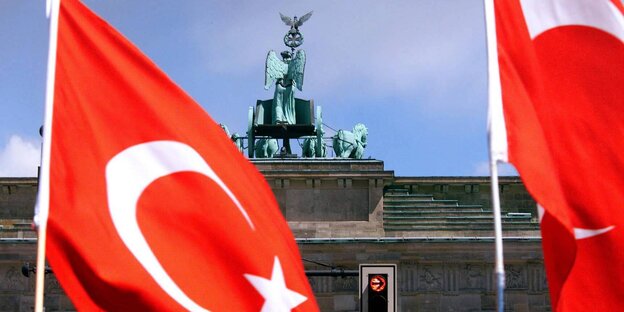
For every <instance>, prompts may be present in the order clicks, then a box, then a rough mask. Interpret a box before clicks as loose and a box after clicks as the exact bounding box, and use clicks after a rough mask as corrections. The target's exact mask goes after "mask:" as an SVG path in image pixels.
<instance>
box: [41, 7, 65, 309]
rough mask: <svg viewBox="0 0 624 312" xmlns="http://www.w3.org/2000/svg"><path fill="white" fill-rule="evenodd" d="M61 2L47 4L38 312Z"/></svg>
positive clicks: (42, 273)
mask: <svg viewBox="0 0 624 312" xmlns="http://www.w3.org/2000/svg"><path fill="white" fill-rule="evenodd" d="M60 4H61V1H60V0H46V16H47V17H48V18H50V43H49V49H48V72H47V77H46V95H45V113H44V123H43V151H42V155H41V173H40V177H39V191H38V196H37V204H36V208H35V210H36V211H35V225H37V230H38V233H37V271H36V284H35V312H41V311H43V291H44V287H43V286H44V280H45V271H46V270H45V267H46V264H45V251H46V248H45V247H46V237H47V227H48V211H49V202H50V148H51V139H52V112H53V109H52V107H53V102H54V77H55V74H56V46H57V42H58V23H59V9H60Z"/></svg>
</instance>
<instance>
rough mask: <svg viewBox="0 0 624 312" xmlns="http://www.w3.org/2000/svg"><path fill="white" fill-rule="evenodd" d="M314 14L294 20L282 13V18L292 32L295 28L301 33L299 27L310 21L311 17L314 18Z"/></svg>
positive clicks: (310, 13) (309, 13)
mask: <svg viewBox="0 0 624 312" xmlns="http://www.w3.org/2000/svg"><path fill="white" fill-rule="evenodd" d="M312 12H313V11H310V12H308V13H307V14H306V15H304V16H302V17H301V18H299V19H297V16H295V17H294V18H290V17H288V16H286V15H284V14H282V13H280V17H281V18H282V21H284V24H286V25H287V26H290V29H291V30H292V29H293V28H294V29H295V30H296V31H299V26H301V25H303V23H305V21H307V20H308V19H310V16H312Z"/></svg>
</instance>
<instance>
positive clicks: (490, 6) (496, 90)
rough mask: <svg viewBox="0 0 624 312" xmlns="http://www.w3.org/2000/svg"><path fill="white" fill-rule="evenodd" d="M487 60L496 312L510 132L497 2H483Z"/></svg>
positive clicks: (501, 288) (501, 305) (500, 305)
mask: <svg viewBox="0 0 624 312" xmlns="http://www.w3.org/2000/svg"><path fill="white" fill-rule="evenodd" d="M483 8H484V13H485V14H484V15H485V28H486V39H487V57H488V142H489V155H490V178H491V183H490V184H491V186H492V210H493V213H494V238H495V239H494V242H495V246H496V251H495V253H496V254H495V267H494V274H495V276H496V310H497V311H498V312H503V311H504V310H505V297H504V294H505V265H504V263H505V262H504V259H503V227H502V222H501V208H500V193H499V187H498V167H497V165H498V161H507V131H506V128H505V118H504V116H503V102H502V92H501V82H500V71H499V65H498V43H497V40H496V18H495V17H496V16H495V14H494V0H484V1H483Z"/></svg>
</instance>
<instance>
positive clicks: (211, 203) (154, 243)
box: [38, 0, 318, 311]
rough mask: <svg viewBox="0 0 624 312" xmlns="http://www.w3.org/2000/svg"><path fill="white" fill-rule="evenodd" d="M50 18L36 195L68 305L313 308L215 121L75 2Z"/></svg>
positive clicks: (285, 245) (277, 216)
mask: <svg viewBox="0 0 624 312" xmlns="http://www.w3.org/2000/svg"><path fill="white" fill-rule="evenodd" d="M58 21H59V24H58V44H57V50H56V51H57V56H56V73H55V87H54V104H53V109H52V111H51V113H52V120H53V122H52V126H51V129H50V130H51V148H50V152H49V155H44V158H47V159H48V161H49V164H50V165H49V172H47V171H45V170H43V171H42V175H48V177H49V185H42V186H41V187H44V188H45V187H48V188H49V198H39V199H38V202H39V204H40V205H41V204H43V205H46V203H48V202H49V204H48V210H46V211H47V212H48V218H47V245H46V250H47V257H48V260H49V262H50V264H51V266H52V268H53V269H54V273H55V275H56V277H57V278H58V280H59V282H60V283H61V285H62V287H63V289H64V290H65V291H66V293H67V294H68V296H69V297H70V298H71V300H72V302H73V303H74V305H75V306H76V307H77V308H78V309H79V310H86V311H92V310H111V311H146V310H158V311H169V310H170V311H183V310H192V311H206V310H209V311H260V310H263V309H267V308H272V309H274V310H280V311H290V310H292V311H317V310H318V308H317V306H316V302H315V299H314V295H313V293H312V290H311V288H310V286H309V284H308V281H307V278H306V276H305V274H304V271H303V266H302V264H301V258H300V255H299V251H298V248H297V245H296V243H295V241H294V237H293V235H292V233H291V232H290V229H289V228H288V225H287V223H286V222H285V220H284V218H283V216H282V215H281V213H280V210H279V208H278V206H277V203H276V201H275V199H274V197H273V195H272V191H271V189H270V188H269V186H268V185H267V183H266V182H265V180H264V178H263V176H262V175H261V174H260V173H259V172H258V171H257V170H256V168H255V167H254V166H253V165H252V164H251V163H249V162H248V161H247V160H246V159H245V158H244V157H243V156H242V155H241V153H240V152H239V151H238V150H237V149H236V148H235V146H234V145H233V144H232V142H231V141H230V140H229V139H228V138H227V137H226V136H225V135H224V134H223V131H222V129H221V128H220V127H219V126H218V125H217V124H216V123H215V122H214V121H213V120H212V119H211V118H210V117H209V116H208V115H207V114H206V112H205V111H203V110H202V108H201V107H200V106H199V105H197V104H196V103H195V102H194V101H193V100H192V99H191V98H190V97H189V96H188V95H187V94H185V93H184V91H182V89H180V88H179V87H178V86H176V85H175V84H174V83H173V82H172V81H171V80H170V79H169V78H168V77H167V76H166V75H165V74H164V73H163V72H162V71H160V70H159V69H158V68H157V66H156V65H155V64H154V63H152V62H151V61H150V60H149V59H148V58H147V57H146V56H144V55H143V54H142V53H141V52H140V51H139V50H138V49H137V48H136V47H134V46H133V45H132V44H131V43H130V42H129V41H128V40H127V39H126V38H124V37H123V36H122V35H120V34H119V33H118V32H117V31H116V30H114V29H113V28H112V27H111V26H110V25H108V24H107V23H106V22H105V21H104V20H102V19H101V18H99V17H98V16H96V15H95V14H94V13H92V12H91V11H90V10H89V9H88V8H86V7H85V6H84V5H83V4H82V3H81V2H79V1H76V0H62V1H61V4H60V12H59V16H58ZM42 194H45V192H43V193H42ZM250 276H253V277H254V278H255V279H254V280H252V281H256V280H259V281H265V280H266V281H267V282H262V283H260V282H255V283H254V282H252V281H250Z"/></svg>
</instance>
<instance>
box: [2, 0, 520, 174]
mask: <svg viewBox="0 0 624 312" xmlns="http://www.w3.org/2000/svg"><path fill="white" fill-rule="evenodd" d="M84 2H85V3H86V4H87V5H88V6H89V7H90V8H91V9H92V10H94V11H95V12H96V13H97V14H98V15H100V16H101V17H103V18H104V19H105V20H107V21H108V22H109V23H110V24H111V25H113V26H114V27H115V28H116V29H117V30H119V31H120V32H121V33H123V34H124V35H125V36H126V37H128V38H129V39H130V40H131V41H132V42H133V43H134V44H136V45H137V46H138V47H139V48H140V49H141V50H142V51H143V52H144V53H145V54H146V55H148V56H149V57H150V58H151V59H152V60H154V61H155V62H156V64H158V66H160V68H161V69H163V70H164V71H165V72H166V73H167V74H168V75H169V76H170V77H171V78H172V79H173V80H174V81H175V82H176V83H177V84H178V85H180V86H181V87H182V88H183V89H184V90H186V91H187V92H188V93H189V94H190V95H191V96H192V97H193V98H194V99H195V100H196V101H197V102H198V103H199V104H201V105H202V107H204V109H206V111H207V112H208V113H209V114H210V115H211V116H212V118H213V119H214V120H216V121H217V122H221V123H224V124H226V125H227V126H228V127H229V129H230V131H231V132H239V133H244V132H245V131H246V127H247V110H248V107H249V106H251V105H253V104H254V103H255V102H256V100H257V99H269V98H271V97H272V90H270V91H265V90H264V88H263V83H264V72H263V71H264V60H265V58H266V53H267V51H268V50H276V51H278V52H279V51H282V50H284V49H285V46H284V45H283V43H282V37H283V36H284V34H285V32H286V31H287V30H288V27H287V26H285V25H284V24H283V23H282V21H281V20H280V18H279V12H281V13H284V14H285V15H289V16H292V15H297V16H301V15H303V14H305V13H307V12H309V11H314V14H313V16H312V18H311V19H310V20H309V21H308V22H306V23H305V24H304V25H303V26H302V27H301V32H302V33H303V35H304V37H305V43H304V45H303V46H302V47H301V48H303V49H305V50H306V54H307V64H306V76H305V83H304V85H303V92H301V93H299V94H298V95H297V96H298V97H302V98H312V99H314V101H315V103H316V105H320V106H322V109H323V121H324V122H325V123H327V124H328V125H329V126H331V127H332V128H334V129H351V128H352V127H353V126H354V125H355V124H356V123H358V122H362V123H364V124H365V125H366V126H367V127H368V129H369V136H368V142H369V144H368V148H367V149H366V151H365V157H367V158H368V157H371V158H374V159H380V160H383V161H384V162H385V166H386V170H394V171H395V174H396V175H398V176H466V175H488V174H489V173H488V171H487V159H488V156H487V138H486V117H487V77H486V52H485V45H486V42H485V25H484V18H483V6H482V0H444V1H440V0H403V1H364V0H353V1H351V0H343V1H326V0H315V1H306V0H301V1H262V2H261V1H154V0H134V1H121V0H108V1H104V0H88V1H84ZM0 42H3V43H4V44H3V45H2V48H0V109H1V112H0V176H34V175H36V167H37V164H38V161H39V150H40V147H39V145H40V143H41V141H40V138H39V134H38V129H39V126H40V125H41V122H42V120H43V103H44V92H45V75H46V59H47V45H48V20H47V19H46V18H45V1H43V0H39V1H34V0H33V1H22V0H7V1H2V2H0ZM327 130H328V131H327V135H328V136H329V135H333V132H332V131H330V130H329V129H327ZM291 144H293V145H296V141H293V142H292V143H291ZM502 174H514V171H513V170H512V169H510V168H509V167H505V168H503V170H502Z"/></svg>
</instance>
